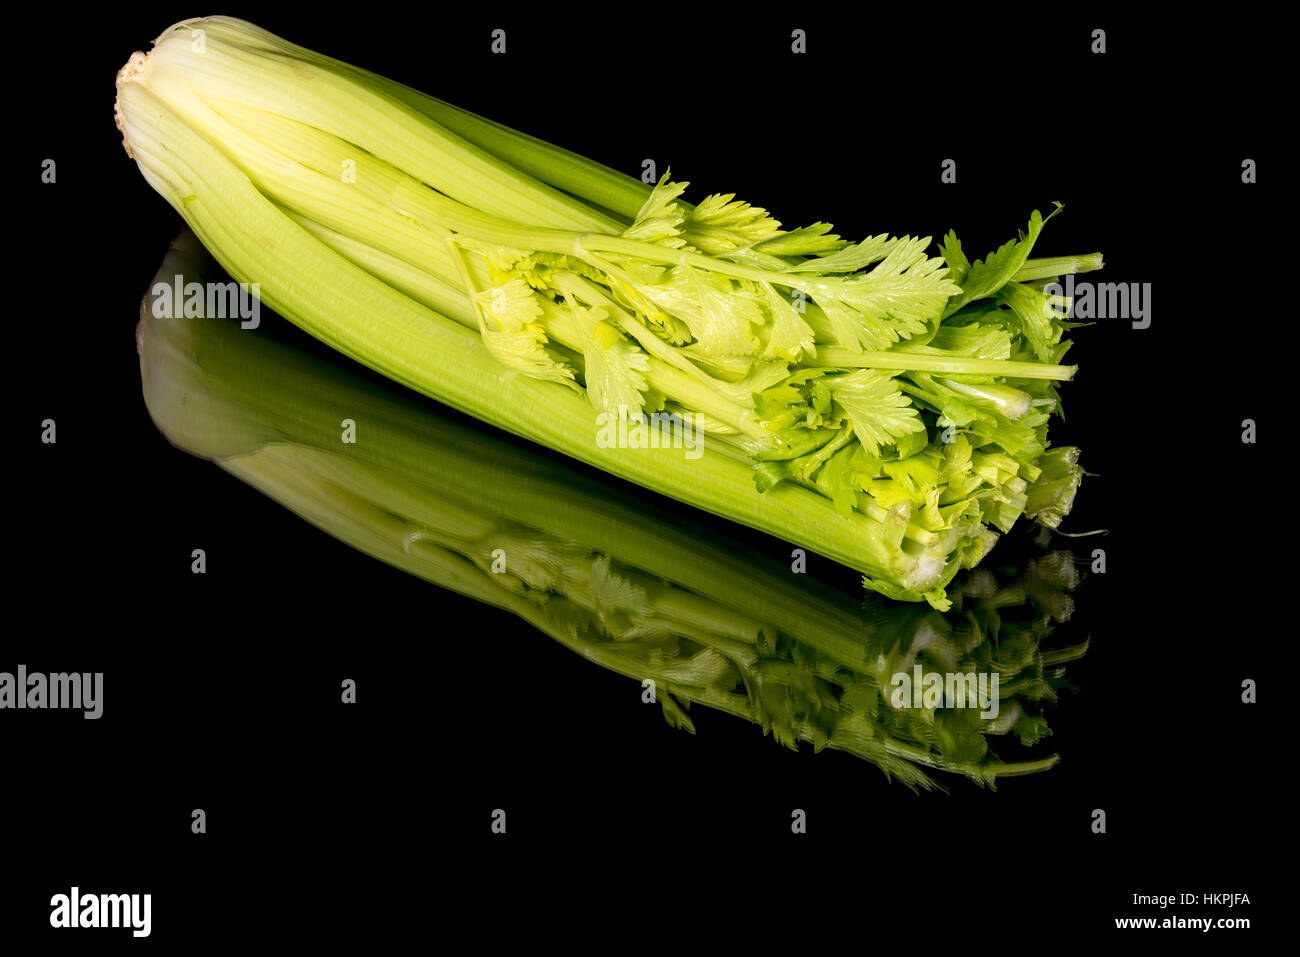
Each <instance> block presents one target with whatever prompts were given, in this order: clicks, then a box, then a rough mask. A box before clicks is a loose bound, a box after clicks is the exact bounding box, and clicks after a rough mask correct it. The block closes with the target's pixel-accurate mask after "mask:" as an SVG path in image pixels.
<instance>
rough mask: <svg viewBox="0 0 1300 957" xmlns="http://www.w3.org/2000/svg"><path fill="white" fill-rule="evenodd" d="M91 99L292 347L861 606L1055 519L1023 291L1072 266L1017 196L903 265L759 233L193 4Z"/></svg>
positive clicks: (913, 243) (670, 187)
mask: <svg viewBox="0 0 1300 957" xmlns="http://www.w3.org/2000/svg"><path fill="white" fill-rule="evenodd" d="M116 111H117V120H118V125H119V128H120V129H121V130H122V132H123V135H124V139H125V143H126V147H127V150H128V153H129V154H130V155H131V156H133V157H134V158H135V159H136V161H137V162H138V164H139V167H140V169H141V171H142V173H143V174H144V176H145V177H146V179H147V180H148V181H149V183H150V184H151V185H152V186H153V187H154V188H155V189H156V190H157V191H158V192H159V193H161V194H162V195H163V196H164V197H165V198H166V199H167V200H168V201H169V202H171V203H172V205H173V206H174V207H175V208H176V209H177V210H178V211H179V212H180V213H181V214H182V216H184V218H185V219H186V221H187V222H189V224H190V225H191V226H192V227H193V228H194V230H195V232H196V233H197V234H198V236H199V237H200V239H201V240H202V241H203V243H204V244H205V245H206V246H207V247H208V248H209V249H210V250H211V251H212V252H213V254H214V255H215V256H216V258H217V259H218V260H219V261H220V262H221V264H222V265H223V266H224V267H225V268H226V269H227V270H228V271H229V272H230V273H231V275H233V276H234V277H236V278H237V279H239V280H241V281H246V282H257V283H258V284H259V285H260V289H261V294H262V297H263V299H264V300H265V301H266V302H267V303H268V304H269V305H271V306H272V307H273V308H275V309H276V310H277V311H279V312H281V313H282V314H283V315H285V316H286V317H287V318H289V319H290V320H291V321H293V322H294V323H296V324H297V325H299V326H301V327H302V328H304V329H306V330H307V331H308V332H310V333H312V334H313V335H315V336H317V337H318V338H320V339H322V340H324V341H325V342H327V343H329V344H330V345H331V346H333V347H335V348H337V349H338V350H340V351H341V352H344V353H346V354H347V355H349V356H352V357H353V358H356V359H358V360H360V361H361V362H363V363H365V364H367V365H369V366H371V367H373V368H375V369H377V370H378V371H380V372H382V373H384V374H385V375H388V376H390V377H391V378H393V379H395V380H397V381H399V382H402V383H404V384H406V385H408V386H411V387H413V388H415V389H417V390H419V391H421V392H424V393H425V394H427V395H430V396H433V397H434V398H437V399H439V400H441V401H444V402H447V403H449V404H451V405H454V406H456V407H458V408H460V409H462V410H464V411H467V412H469V413H471V414H473V415H475V416H477V417H479V418H482V419H485V420H487V421H489V422H492V423H494V424H496V425H498V426H501V427H503V428H506V429H508V430H510V431H513V432H516V433H517V434H520V435H523V436H526V437H528V438H530V439H533V440H536V441H539V442H542V443H545V444H547V445H549V446H551V447H553V448H556V449H558V450H561V451H563V452H565V453H566V454H569V455H571V456H574V457H576V458H579V459H582V460H584V461H586V462H589V463H591V464H594V465H597V466H599V467H600V468H603V469H606V470H608V471H610V472H613V473H615V474H617V475H620V476H622V477H624V478H627V479H630V480H632V481H634V482H637V483H640V484H642V485H644V486H646V487H649V488H652V489H655V490H657V491H659V492H662V493H665V494H667V495H669V496H672V497H674V498H677V499H679V500H682V501H684V502H688V503H690V504H692V505H696V506H698V507H701V508H705V509H707V510H710V511H712V512H715V513H717V514H720V515H723V516H726V517H728V518H731V519H733V520H737V521H741V522H744V523H746V524H749V525H752V526H754V527H757V528H760V529H763V530H765V531H768V532H771V533H773V534H776V535H778V536H781V537H783V538H785V539H787V540H789V541H791V542H794V543H796V544H798V545H802V546H806V547H808V548H811V549H813V550H815V551H818V552H820V553H822V554H825V555H827V556H828V557H831V558H833V559H836V560H838V561H841V562H843V563H845V564H847V565H849V566H851V567H853V568H855V569H856V570H858V571H861V572H862V573H863V574H864V576H865V578H864V581H865V583H866V584H867V585H868V586H869V587H871V588H874V589H876V590H877V591H880V592H882V593H884V594H887V595H890V596H893V597H897V598H902V599H907V600H913V601H916V600H922V599H925V600H928V601H930V602H931V603H932V604H934V605H935V606H936V607H938V608H940V609H942V608H945V607H947V604H948V598H947V595H946V591H945V586H946V585H947V584H948V583H949V582H950V581H951V580H952V578H953V576H954V575H956V573H957V572H958V570H959V569H961V568H963V567H967V568H968V567H972V566H974V565H975V564H976V563H978V562H979V560H980V559H981V558H982V557H983V556H984V555H985V554H986V553H987V551H988V549H989V548H990V547H991V546H992V544H993V542H994V541H995V540H996V538H997V533H998V532H1000V531H1006V530H1008V529H1009V528H1010V527H1011V526H1012V525H1013V524H1014V523H1015V522H1016V520H1017V519H1018V518H1019V517H1020V516H1021V515H1027V516H1029V517H1031V518H1037V519H1038V520H1039V521H1042V522H1045V523H1047V524H1051V525H1054V524H1055V523H1057V522H1059V520H1060V517H1061V515H1062V514H1064V513H1065V512H1066V511H1068V509H1069V507H1070V504H1071V502H1072V499H1073V494H1074V490H1075V488H1076V487H1077V484H1078V481H1079V477H1080V475H1081V472H1080V470H1079V468H1078V465H1077V464H1076V458H1077V452H1076V450H1073V449H1061V450H1049V448H1048V442H1047V423H1048V420H1049V417H1050V415H1051V414H1052V412H1053V411H1054V410H1056V409H1057V408H1058V397H1057V393H1056V387H1055V383H1057V382H1059V381H1062V380H1066V379H1068V378H1070V377H1071V376H1072V374H1073V372H1074V369H1073V367H1070V366H1065V365H1062V364H1061V361H1062V359H1063V356H1064V354H1065V351H1066V349H1067V348H1068V343H1067V342H1066V341H1064V339H1063V333H1064V331H1065V330H1066V329H1067V328H1068V327H1069V326H1070V325H1071V324H1069V323H1066V322H1063V321H1062V318H1061V316H1062V313H1061V312H1060V311H1059V310H1060V308H1061V307H1062V306H1064V305H1066V303H1065V302H1064V301H1063V300H1062V299H1061V298H1060V297H1052V296H1049V295H1047V294H1046V293H1045V292H1044V291H1043V286H1044V285H1045V284H1046V283H1047V282H1048V281H1049V280H1051V279H1052V278H1054V277H1056V276H1058V275H1061V274H1065V273H1069V272H1076V271H1083V270H1087V269H1095V268H1098V267H1099V266H1100V257H1099V256H1097V255H1092V256H1084V257H1065V258H1059V259H1048V260H1032V259H1030V258H1029V257H1030V253H1031V252H1032V250H1033V247H1034V245H1035V243H1036V241H1037V240H1038V237H1039V233H1040V232H1041V229H1042V227H1043V223H1044V219H1043V218H1042V216H1040V214H1039V213H1037V212H1035V213H1034V214H1033V216H1032V218H1031V220H1030V223H1029V227H1028V230H1027V232H1026V233H1024V234H1023V235H1022V236H1021V237H1020V238H1019V239H1018V240H1013V241H1012V242H1009V243H1007V244H1006V245H1005V246H1003V247H1002V248H1000V249H999V250H997V251H996V252H995V253H993V254H991V255H990V256H988V257H986V258H985V259H984V260H977V261H976V262H974V263H971V262H969V261H968V260H967V258H966V256H965V255H964V253H963V251H962V249H961V246H960V244H959V243H958V241H957V239H956V237H955V235H953V234H952V233H949V235H948V236H947V237H946V238H945V240H944V242H943V244H942V245H941V247H940V251H941V255H937V256H931V255H929V254H928V253H927V251H926V250H927V248H928V246H929V243H930V241H929V239H928V238H924V239H918V238H912V237H901V238H898V237H896V238H891V237H889V236H887V235H883V234H882V235H879V236H874V237H869V238H867V239H865V240H863V241H861V242H858V243H850V242H847V241H845V240H843V239H841V238H839V237H838V236H837V235H835V234H834V233H832V232H831V227H830V226H829V225H828V224H826V223H814V224H812V225H810V226H807V227H803V228H799V229H793V230H786V229H784V228H782V226H781V224H780V223H779V222H777V221H776V220H775V219H773V218H772V217H771V216H770V215H768V214H767V212H766V211H765V210H763V209H760V208H757V207H754V206H751V205H750V204H748V203H745V202H742V201H739V200H737V199H735V197H734V196H731V195H712V196H708V197H706V198H705V199H704V200H703V201H702V202H700V203H699V204H698V205H695V206H692V205H689V204H687V203H685V202H684V201H683V200H682V192H683V190H684V188H685V186H686V185H687V184H685V183H675V182H671V181H670V180H669V179H668V178H667V176H665V177H664V179H663V180H662V181H661V182H660V183H659V184H658V186H656V187H655V188H654V189H653V190H650V189H649V188H647V187H644V186H642V185H641V184H639V183H636V182H635V181H634V180H631V179H629V178H626V177H621V176H619V175H618V174H616V173H613V172H612V171H610V170H607V169H604V168H602V167H599V166H597V165H596V164H593V163H591V162H590V161H587V160H583V159H581V158H580V157H576V156H574V155H572V154H569V153H566V152H565V151H563V150H559V149H557V148H555V147H552V146H549V145H547V144H544V143H541V142H540V141H537V140H533V139H531V138H529V137H525V136H522V135H520V134H517V133H514V132H513V131H510V130H507V129H505V128H504V127H500V126H498V125H496V124H492V123H490V122H488V121H486V120H482V119H480V118H478V117H475V116H473V115H472V114H468V113H465V112H464V111H461V110H457V109H456V108H455V107H451V106H449V105H448V104H445V103H442V102H441V101H438V100H434V99H432V98H430V97H426V96H423V95H422V94H419V93H416V92H415V91H412V90H409V89H407V88H405V87H402V86H400V85H398V84H395V83H392V82H391V81H387V80H384V79H383V78H381V77H378V76H375V75H374V74H370V73H367V72H365V71H362V70H358V69H357V68H355V67H351V66H348V65H346V64H343V63H340V62H338V61H335V60H331V59H329V58H326V57H322V56H319V55H317V54H314V53H312V52H310V51H307V50H304V49H302V48H300V47H297V46H294V45H292V44H289V43H286V42H284V41H282V40H280V39H279V38H277V37H274V36H272V35H271V34H268V33H266V32H265V31H262V30H260V29H258V28H256V27H254V26H252V25H251V24H247V23H244V22H242V21H239V20H232V19H229V18H223V17H215V18H208V19H202V20H193V21H186V22H184V23H181V24H178V25H177V26H175V27H173V28H171V29H170V30H168V31H167V32H165V33H164V34H163V35H162V36H160V37H159V38H158V40H157V41H155V45H154V49H153V50H152V52H151V53H149V54H148V55H147V56H146V55H144V54H141V53H137V54H135V55H133V56H132V58H131V60H130V61H129V62H128V64H127V65H126V67H124V68H123V70H122V71H121V73H120V74H119V76H118V99H117V108H116ZM647 425H653V426H656V427H657V429H649V430H647V429H646V428H645V426H647ZM665 429H666V430H667V435H668V436H669V437H670V438H671V441H668V440H667V439H666V440H665V442H664V443H663V444H662V445H661V443H660V442H659V441H657V440H658V437H659V434H660V433H661V432H663V431H664V430H665ZM683 434H685V438H684V439H683ZM647 435H653V438H648V437H647ZM620 446H622V447H620ZM645 446H654V447H652V448H647V447H645Z"/></svg>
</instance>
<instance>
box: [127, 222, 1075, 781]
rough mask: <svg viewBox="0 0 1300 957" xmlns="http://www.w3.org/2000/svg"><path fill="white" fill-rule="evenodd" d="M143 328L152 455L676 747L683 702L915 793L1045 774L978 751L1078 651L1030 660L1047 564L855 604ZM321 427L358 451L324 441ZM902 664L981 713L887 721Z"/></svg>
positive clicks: (360, 383)
mask: <svg viewBox="0 0 1300 957" xmlns="http://www.w3.org/2000/svg"><path fill="white" fill-rule="evenodd" d="M178 275H180V276H183V277H185V278H186V279H190V280H198V279H206V278H212V279H219V278H220V277H219V276H218V275H216V270H215V267H214V264H213V263H212V261H211V259H210V258H208V257H207V256H206V255H205V254H204V253H203V250H202V248H201V247H200V246H199V245H198V243H197V241H196V240H195V239H194V237H193V236H192V235H190V234H188V233H186V234H183V235H182V236H181V237H180V238H178V240H177V241H176V242H175V243H174V244H173V247H172V249H171V251H170V252H169V254H168V256H167V258H166V260H165V261H164V263H163V265H162V267H161V269H160V270H159V273H158V276H157V281H158V282H159V283H160V285H161V288H163V289H166V288H170V287H171V286H172V285H173V283H174V280H175V278H176V277H177V276H178ZM158 312H159V310H155V309H154V303H153V298H152V297H151V296H150V297H146V299H145V301H144V304H143V309H142V314H141V321H140V323H139V326H138V331H137V344H138V348H139V354H140V369H141V375H142V379H143V385H144V395H145V400H146V403H147V405H148V408H149V412H150V414H151V415H152V417H153V419H154V422H155V423H156V424H157V426H158V428H159V429H160V430H161V431H162V432H163V433H164V434H165V435H166V436H167V438H168V439H169V440H170V441H171V442H172V443H173V444H174V445H176V446H177V447H179V448H181V449H183V450H185V451H187V452H190V453H191V454H194V455H198V456H201V457H203V458H207V459H211V460H214V461H215V462H216V463H217V464H219V465H220V466H221V467H222V468H224V469H226V470H227V471H229V472H230V473H232V474H234V475H236V476H238V477H239V478H240V479H242V480H243V481H245V482H247V483H249V484H250V485H252V486H254V487H256V488H257V489H259V490H261V491H262V492H264V493H265V494H267V495H268V496H270V497H272V498H274V499H275V500H276V501H278V502H280V503H281V504H283V505H284V506H286V507H287V508H289V509H291V510H293V511H294V512H295V513H297V514H298V515H300V516H301V517H303V518H305V519H306V520H308V521H310V522H312V523H313V524H315V525H317V526H318V527H320V528H322V529H324V530H325V531H327V532H328V533H329V534H331V535H334V536H335V537H337V538H339V539H341V540H342V541H344V542H346V543H348V544H349V545H352V546H353V547H355V548H358V549H360V550H362V551H364V552H365V553H367V554H369V555H371V556H373V557H375V558H378V559H380V560H383V561H386V562H388V563H390V564H392V565H394V566H396V567H398V568H401V569H403V570H404V571H407V572H409V573H411V574H414V575H417V576H419V577H421V578H423V579H425V580H428V581H431V582H434V583H436V584H438V585H440V586H442V587H445V588H448V589H451V590H454V591H457V592H459V593H461V594H464V595H467V596H469V597H472V598H474V599H476V600H478V601H481V602H485V603H488V604H491V605H493V606H496V607H499V608H502V609H505V610H507V611H509V612H511V613H512V614H515V615H517V616H519V617H520V618H521V619H523V620H524V621H527V622H529V623H531V624H532V625H534V626H535V627H536V628H538V629H539V630H540V631H542V632H544V633H545V634H548V635H550V636H551V637H552V638H554V639H555V640H557V641H559V642H560V643H561V644H563V645H564V646H566V647H568V648H570V649H572V650H573V651H575V652H578V653H579V654H581V655H583V656H584V657H585V658H587V659H588V660H590V661H594V662H596V663H597V664H599V665H601V666H602V667H605V668H608V669H610V670H613V671H615V672H618V673H619V674H623V675H626V676H629V677H631V678H634V679H635V680H637V681H638V682H644V681H646V680H647V679H649V680H652V681H653V682H654V683H655V689H656V698H657V700H658V702H659V704H660V705H661V706H662V709H663V713H664V716H665V718H666V719H667V720H668V722H669V723H670V724H671V725H673V726H675V727H680V728H684V729H686V730H689V731H692V732H693V731H694V730H695V724H694V722H693V720H692V718H691V716H690V714H689V709H690V707H691V706H692V705H693V704H700V705H705V706H707V707H709V708H714V709H717V710H720V711H723V712H725V713H728V714H732V715H735V716H737V717H741V718H745V719H747V720H749V721H751V722H753V723H755V724H757V725H759V726H760V727H761V728H762V730H763V732H764V733H768V734H771V736H772V737H773V738H774V739H775V740H777V741H778V742H780V743H782V744H784V745H785V746H787V747H789V748H798V747H799V745H800V743H801V742H811V743H812V744H813V746H814V747H815V748H816V749H817V750H821V749H823V748H826V747H829V748H832V749H837V750H842V751H845V752H848V753H850V754H854V755H856V756H858V757H860V758H863V759H865V760H868V761H871V762H873V763H874V764H876V765H877V766H879V767H880V768H881V769H882V770H883V771H884V772H885V774H886V775H887V776H889V777H891V778H894V779H896V780H899V781H902V782H903V783H905V784H907V785H908V786H910V787H912V788H923V787H924V788H929V787H935V786H938V784H937V782H935V781H934V780H933V779H932V778H931V777H930V776H929V775H928V774H927V773H926V772H927V770H930V769H935V770H941V771H946V772H952V773H957V774H962V775H965V776H967V777H969V778H971V779H972V780H974V781H976V782H979V783H981V784H986V785H989V786H993V785H994V784H995V783H996V781H997V779H998V778H999V777H1003V776H1008V775H1018V774H1028V773H1032V772H1036V771H1040V770H1044V769H1046V768H1049V767H1051V766H1052V765H1053V764H1054V763H1055V761H1056V757H1055V755H1044V756H1035V757H1033V758H1030V759H1027V760H1006V759H1003V758H1000V757H999V756H998V755H997V754H996V753H995V751H994V749H995V748H997V749H998V750H1001V749H1002V748H1001V745H1000V744H998V741H999V740H1000V739H1001V740H1006V739H1009V738H1013V737H1014V738H1016V739H1018V741H1019V743H1020V744H1022V745H1026V746H1032V745H1036V744H1038V743H1039V742H1040V741H1041V739H1042V738H1043V737H1044V736H1045V735H1047V734H1049V733H1050V731H1049V729H1048V727H1047V722H1046V720H1045V718H1044V716H1043V714H1042V709H1041V704H1042V702H1043V701H1050V700H1054V699H1055V695H1056V691H1057V690H1058V689H1059V688H1060V687H1061V685H1062V683H1063V681H1064V674H1063V671H1062V666H1063V664H1064V663H1065V662H1067V661H1069V660H1072V659H1074V658H1076V657H1078V656H1079V655H1081V654H1083V652H1084V647H1083V646H1075V647H1064V648H1057V649H1055V650H1049V649H1048V648H1047V647H1045V646H1046V644H1047V639H1048V638H1049V637H1050V636H1051V635H1052V633H1053V631H1054V629H1055V626H1056V624H1057V623H1058V622H1063V621H1067V620H1069V619H1070V618H1071V616H1072V614H1073V597H1072V593H1073V591H1074V589H1075V586H1076V585H1077V583H1078V578H1079V573H1078V571H1077V569H1076V567H1075V565H1074V563H1073V560H1072V558H1071V556H1070V555H1069V554H1068V553H1066V552H1063V551H1055V552H1040V553H1038V554H1036V555H1034V556H1033V557H1030V558H1029V559H1028V560H1027V561H1025V562H1023V563H1022V564H1018V565H1015V564H1013V565H1011V566H1010V567H1006V563H1005V562H1004V563H1003V565H999V566H997V567H995V568H988V567H981V568H980V569H978V570H976V571H975V572H973V573H972V572H963V573H961V575H960V576H959V577H958V578H957V579H956V580H955V581H954V582H953V583H952V584H951V585H950V589H949V590H950V597H951V599H952V600H953V603H954V606H955V607H954V609H953V610H952V611H951V612H949V613H947V614H942V613H940V612H938V611H935V610H934V609H931V608H928V607H926V606H925V605H917V604H900V603H897V602H893V601H891V600H888V599H884V598H880V597H879V596H872V597H871V598H870V599H869V600H868V602H867V605H866V607H865V609H864V608H861V607H859V606H858V603H857V602H856V601H855V600H853V599H851V598H849V597H848V596H846V595H844V594H843V593H841V592H839V591H836V590H834V589H830V588H827V587H825V586H823V585H821V584H820V583H818V582H817V581H816V580H815V579H812V578H810V577H809V576H791V575H790V574H789V573H788V572H787V571H786V569H785V568H784V566H782V565H780V564H777V563H775V562H771V561H770V560H764V559H762V558H761V557H756V556H754V555H752V554H750V553H749V552H747V551H741V550H739V549H736V548H735V547H734V546H729V545H728V544H726V543H723V542H719V541H717V540H710V539H708V538H706V537H705V536H704V535H702V534H701V533H700V532H698V531H696V530H695V529H693V528H692V526H691V524H690V523H689V522H688V521H683V520H682V519H681V518H680V517H675V516H664V515H660V514H656V513H655V512H653V511H652V510H651V509H647V508H645V507H644V506H643V505H642V504H641V503H639V502H637V501H635V500H632V499H631V498H630V497H629V496H628V495H627V494H626V493H624V492H622V491H621V490H619V489H612V488H610V487H609V486H607V485H605V484H604V483H600V482H597V481H593V480H592V479H590V478H588V477H586V476H584V475H582V474H580V473H578V472H577V471H576V470H575V469H572V468H569V467H567V466H566V465H563V464H558V463H556V462H554V461H552V460H549V459H547V458H545V457H542V456H540V455H537V454H535V453H531V452H528V451H526V450H524V449H521V448H518V447H515V446H512V445H509V444H506V443H502V442H500V441H498V440H495V439H493V438H492V437H491V436H490V435H487V434H485V433H484V432H482V431H478V430H474V429H471V428H467V427H466V426H464V425H461V424H458V423H457V422H455V421H452V420H450V419H449V418H446V417H444V416H440V415H438V414H437V413H436V411H435V410H434V409H431V408H430V404H427V403H425V404H422V403H419V402H416V401H413V399H414V397H411V396H409V395H408V394H403V393H401V392H400V391H399V390H396V389H387V388H384V387H383V386H382V385H376V384H375V383H374V382H370V381H367V380H365V379H363V378H361V377H360V376H359V375H358V374H357V373H356V372H355V371H353V370H350V369H348V368H345V367H344V366H342V365H341V364H339V363H336V362H329V361H324V360H322V359H318V358H316V357H314V356H310V355H306V354H303V353H301V352H298V351H296V350H294V349H293V348H292V347H290V346H289V345H287V344H285V343H283V342H281V341H277V340H276V339H274V338H272V337H271V336H269V335H266V334H264V332H262V331H259V332H253V333H250V332H247V331H244V330H241V329H240V328H239V327H238V325H237V324H236V323H235V322H234V321H222V320H220V319H217V318H213V317H211V316H206V315H205V316H204V317H202V318H180V319H173V318H159V317H158V315H157V313H158ZM342 415H348V416H350V417H353V418H354V420H355V421H356V422H357V424H358V428H359V429H361V430H362V431H363V433H364V440H363V441H358V442H357V443H355V444H344V443H340V442H339V441H338V422H339V418H340V416H342ZM918 667H919V668H920V669H921V672H922V673H923V674H930V673H935V674H942V673H946V672H974V671H979V672H983V673H986V674H992V673H997V674H998V675H999V677H1000V685H999V688H998V709H997V711H998V713H997V715H996V716H994V717H989V718H985V717H982V716H981V715H980V713H979V712H978V711H977V710H975V709H971V708H966V709H961V708H954V707H946V706H944V707H938V706H934V705H929V706H924V707H920V708H910V707H900V706H899V705H898V703H897V702H896V701H895V700H893V695H892V693H891V688H892V684H891V682H892V679H893V676H895V675H897V674H900V673H903V674H909V675H910V674H913V673H915V669H916V668H918ZM635 693H636V694H638V695H639V694H640V691H639V690H637V691H636V692H635Z"/></svg>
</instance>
